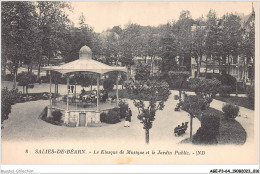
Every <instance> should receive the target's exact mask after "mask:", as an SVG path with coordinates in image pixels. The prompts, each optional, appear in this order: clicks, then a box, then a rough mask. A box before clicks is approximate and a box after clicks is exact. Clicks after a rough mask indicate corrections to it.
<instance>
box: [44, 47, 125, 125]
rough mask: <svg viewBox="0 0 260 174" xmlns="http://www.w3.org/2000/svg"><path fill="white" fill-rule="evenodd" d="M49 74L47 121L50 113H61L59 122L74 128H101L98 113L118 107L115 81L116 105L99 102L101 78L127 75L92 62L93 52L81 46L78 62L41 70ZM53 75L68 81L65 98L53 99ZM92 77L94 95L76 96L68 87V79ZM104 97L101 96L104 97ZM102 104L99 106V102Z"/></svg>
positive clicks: (72, 87)
mask: <svg viewBox="0 0 260 174" xmlns="http://www.w3.org/2000/svg"><path fill="white" fill-rule="evenodd" d="M43 69H44V70H47V71H50V104H49V106H48V112H47V117H52V112H53V111H55V110H59V111H61V112H62V113H63V116H62V119H63V120H64V123H65V124H70V123H74V124H75V126H101V122H100V113H102V112H107V111H108V110H110V109H113V108H117V107H118V100H119V98H118V81H119V78H117V79H116V98H115V101H114V102H112V101H102V95H101V94H102V93H100V78H101V76H102V75H104V74H106V73H108V72H113V71H114V72H117V74H118V77H120V72H126V68H125V67H113V66H109V65H106V64H103V63H101V62H98V61H95V60H93V59H92V51H91V49H90V48H89V47H88V46H83V47H82V48H81V49H80V51H79V59H78V60H75V61H72V62H69V63H66V64H63V65H61V66H49V67H44V68H43ZM52 71H56V72H59V73H61V74H63V75H64V76H66V79H67V95H65V96H58V97H52V88H51V86H52V80H51V79H52V78H51V72H52ZM77 73H80V74H88V73H93V74H95V75H96V77H97V79H96V80H97V84H96V85H97V90H96V91H95V93H91V94H86V95H82V93H81V94H79V93H77V85H75V84H74V85H71V84H70V78H71V77H72V76H73V75H75V74H77ZM103 95H104V93H103ZM100 100H101V101H102V102H101V101H100Z"/></svg>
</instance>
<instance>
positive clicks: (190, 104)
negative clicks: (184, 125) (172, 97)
mask: <svg viewBox="0 0 260 174" xmlns="http://www.w3.org/2000/svg"><path fill="white" fill-rule="evenodd" d="M204 105H205V100H204V99H203V97H202V96H201V95H187V94H184V99H183V101H182V102H181V106H182V109H183V110H184V111H186V112H188V113H189V114H190V116H192V117H198V118H200V116H201V114H202V110H203V109H204V108H203V107H204Z"/></svg>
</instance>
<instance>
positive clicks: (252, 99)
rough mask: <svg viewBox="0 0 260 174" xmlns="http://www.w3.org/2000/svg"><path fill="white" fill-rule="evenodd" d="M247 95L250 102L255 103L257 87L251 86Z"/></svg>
mask: <svg viewBox="0 0 260 174" xmlns="http://www.w3.org/2000/svg"><path fill="white" fill-rule="evenodd" d="M247 97H248V100H249V102H250V104H252V105H253V107H254V105H255V88H254V86H249V87H248V89H247Z"/></svg>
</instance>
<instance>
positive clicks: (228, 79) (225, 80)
mask: <svg viewBox="0 0 260 174" xmlns="http://www.w3.org/2000/svg"><path fill="white" fill-rule="evenodd" d="M216 78H217V79H218V80H219V81H220V82H221V84H222V85H226V86H231V88H232V90H233V91H235V90H236V82H237V80H236V78H235V77H233V76H231V75H229V74H227V73H225V72H223V73H222V75H220V76H216Z"/></svg>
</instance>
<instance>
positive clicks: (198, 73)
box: [197, 62, 200, 78]
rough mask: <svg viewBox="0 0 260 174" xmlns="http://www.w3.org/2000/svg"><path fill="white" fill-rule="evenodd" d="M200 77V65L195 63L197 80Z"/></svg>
mask: <svg viewBox="0 0 260 174" xmlns="http://www.w3.org/2000/svg"><path fill="white" fill-rule="evenodd" d="M199 76H200V64H199V62H197V78H199Z"/></svg>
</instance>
